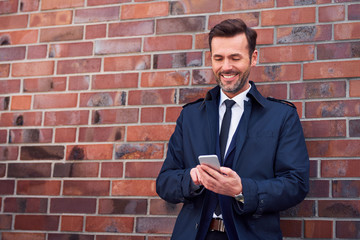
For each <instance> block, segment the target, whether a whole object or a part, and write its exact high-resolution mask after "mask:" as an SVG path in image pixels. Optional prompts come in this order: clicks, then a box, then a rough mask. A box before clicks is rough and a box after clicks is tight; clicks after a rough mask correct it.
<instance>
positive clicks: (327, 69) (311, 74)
mask: <svg viewBox="0 0 360 240" xmlns="http://www.w3.org/2000/svg"><path fill="white" fill-rule="evenodd" d="M359 64H360V61H341V62H340V61H339V62H314V63H305V64H304V70H303V71H304V79H323V78H326V79H327V78H349V77H358V76H360V68H359V67H358V66H359Z"/></svg>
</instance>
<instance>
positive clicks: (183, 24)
mask: <svg viewBox="0 0 360 240" xmlns="http://www.w3.org/2000/svg"><path fill="white" fill-rule="evenodd" d="M204 29H205V16H196V17H181V18H165V19H158V20H157V21H156V33H157V34H166V33H183V32H201V31H204Z"/></svg>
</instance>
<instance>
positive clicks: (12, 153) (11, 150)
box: [0, 146, 19, 161]
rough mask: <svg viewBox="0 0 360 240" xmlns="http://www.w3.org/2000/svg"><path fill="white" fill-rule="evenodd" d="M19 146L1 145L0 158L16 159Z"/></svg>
mask: <svg viewBox="0 0 360 240" xmlns="http://www.w3.org/2000/svg"><path fill="white" fill-rule="evenodd" d="M18 151H19V148H18V147H16V146H1V147H0V160H1V161H4V160H5V161H6V160H17V158H18Z"/></svg>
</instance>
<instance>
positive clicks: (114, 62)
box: [104, 55, 151, 71]
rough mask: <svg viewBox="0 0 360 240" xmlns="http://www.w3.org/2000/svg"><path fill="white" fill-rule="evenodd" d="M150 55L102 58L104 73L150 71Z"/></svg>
mask: <svg viewBox="0 0 360 240" xmlns="http://www.w3.org/2000/svg"><path fill="white" fill-rule="evenodd" d="M150 58H151V57H150V55H136V56H121V57H106V58H104V70H105V71H127V70H144V69H150V63H151V59H150Z"/></svg>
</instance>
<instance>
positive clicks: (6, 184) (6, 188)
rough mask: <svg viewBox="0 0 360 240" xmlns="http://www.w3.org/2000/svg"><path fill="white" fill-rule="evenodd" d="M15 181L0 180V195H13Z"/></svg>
mask: <svg viewBox="0 0 360 240" xmlns="http://www.w3.org/2000/svg"><path fill="white" fill-rule="evenodd" d="M14 189H15V181H14V180H0V194H1V195H11V194H14Z"/></svg>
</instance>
